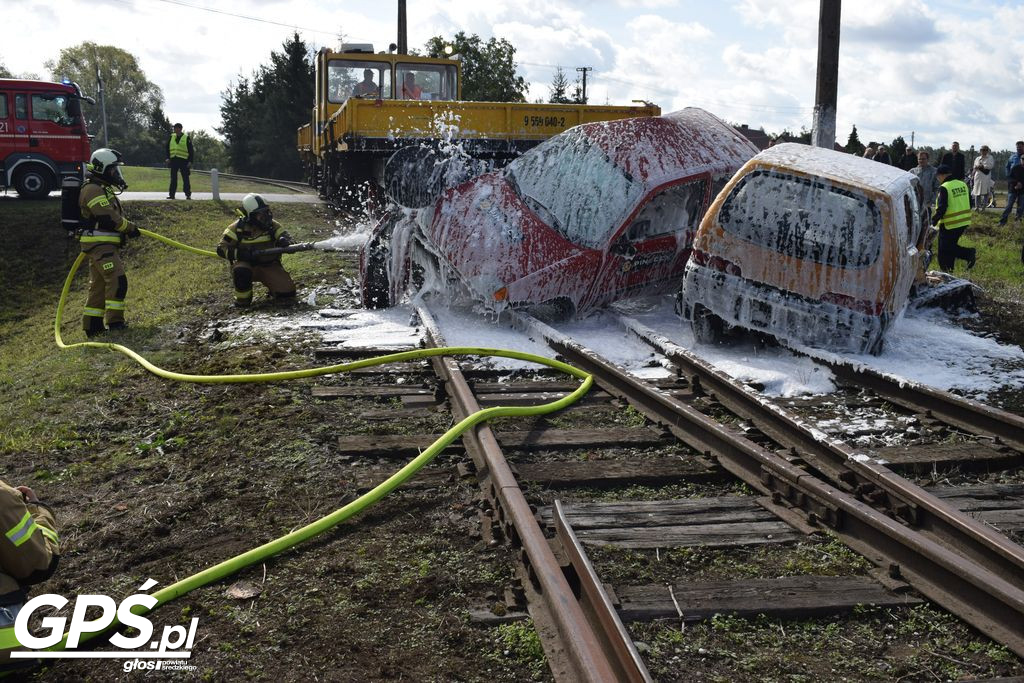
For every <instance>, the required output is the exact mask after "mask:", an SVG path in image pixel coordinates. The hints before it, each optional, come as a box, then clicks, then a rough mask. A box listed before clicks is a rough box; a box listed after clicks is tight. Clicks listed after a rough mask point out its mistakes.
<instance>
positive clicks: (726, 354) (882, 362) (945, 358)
mask: <svg viewBox="0 0 1024 683" xmlns="http://www.w3.org/2000/svg"><path fill="white" fill-rule="evenodd" d="M620 307H621V305H620ZM628 313H629V315H631V316H633V317H634V318H636V319H637V320H639V321H640V322H641V323H643V324H644V325H647V326H648V327H650V328H652V329H654V330H655V331H657V332H659V333H661V334H662V335H664V336H666V337H668V338H669V339H671V340H672V341H674V342H675V343H677V344H678V345H679V346H682V347H684V348H687V349H690V350H691V351H693V352H694V353H696V354H697V355H699V356H700V357H702V358H704V359H705V360H707V361H709V362H711V363H713V364H714V365H715V366H716V367H718V368H719V369H720V370H722V371H724V372H726V373H728V374H729V375H731V376H732V377H735V378H737V379H740V380H743V381H749V382H755V383H758V384H760V385H762V386H764V393H766V394H768V395H770V396H781V397H790V396H800V395H805V394H828V393H832V392H833V391H835V384H834V380H833V377H832V373H831V372H830V371H828V370H827V369H826V368H824V367H823V366H821V365H819V364H818V363H815V362H814V361H813V360H811V359H809V358H805V357H800V356H796V355H795V354H793V353H791V352H790V351H789V350H787V349H785V348H782V347H768V348H758V347H756V346H755V345H754V344H752V343H751V342H749V341H746V340H741V341H738V342H737V343H735V344H734V345H732V346H728V345H723V346H707V345H699V344H696V343H695V342H694V339H693V335H692V334H691V332H690V327H689V325H688V324H686V323H684V322H683V321H681V320H680V319H679V317H678V316H676V315H675V313H674V311H673V304H672V301H671V299H670V298H668V297H662V298H660V299H657V300H655V299H650V300H639V301H636V302H631V303H630V304H629V305H628ZM804 350H805V351H806V352H807V353H810V354H812V355H815V356H817V357H820V358H825V359H832V360H837V361H843V362H847V363H852V364H854V365H862V366H866V367H869V368H872V369H874V370H877V371H879V372H883V373H886V374H889V375H893V376H896V377H899V378H903V379H908V380H912V381H915V382H919V383H921V384H925V385H928V386H931V387H935V388H936V389H942V390H944V391H951V390H955V391H957V392H961V393H963V394H965V395H967V396H969V397H970V398H974V399H977V400H981V401H984V400H985V398H986V397H987V396H988V394H989V393H990V392H992V391H995V390H997V389H999V388H1003V387H1006V388H1010V389H1021V388H1024V350H1022V349H1021V348H1020V347H1019V346H1012V345H1007V344H1000V343H999V342H997V341H996V340H995V339H992V338H989V337H982V336H979V335H977V334H974V333H972V332H969V331H967V330H965V329H963V327H961V326H960V325H959V324H957V322H956V321H955V320H952V319H951V318H950V316H949V315H948V314H947V313H944V312H943V311H941V310H936V309H930V310H925V311H916V312H913V313H911V314H909V315H906V316H904V317H902V318H900V319H899V320H897V321H896V323H895V324H894V325H893V327H892V329H891V330H890V331H889V334H888V335H887V336H886V338H885V347H884V351H883V352H882V354H881V355H880V356H871V355H856V354H836V353H829V352H827V351H822V350H820V349H804Z"/></svg>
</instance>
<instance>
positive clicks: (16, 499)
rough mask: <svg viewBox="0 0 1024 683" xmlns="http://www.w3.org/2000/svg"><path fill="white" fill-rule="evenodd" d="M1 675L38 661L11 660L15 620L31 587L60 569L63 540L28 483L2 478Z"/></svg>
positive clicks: (0, 497) (51, 516) (0, 519)
mask: <svg viewBox="0 0 1024 683" xmlns="http://www.w3.org/2000/svg"><path fill="white" fill-rule="evenodd" d="M0 533H3V538H0V678H3V677H4V676H5V675H6V674H7V673H9V672H10V671H13V670H15V669H19V668H22V667H24V666H26V665H28V666H31V665H33V664H34V663H35V662H34V661H33V660H25V659H11V657H10V651H11V650H14V649H17V648H18V647H19V645H18V641H17V639H16V638H15V637H14V620H15V619H16V618H17V616H18V612H19V611H21V608H22V606H23V605H24V604H25V600H26V598H27V597H28V587H29V586H31V585H32V584H36V583H40V582H42V581H45V580H46V579H48V578H50V576H51V575H52V574H53V572H54V570H56V569H57V562H58V561H59V559H60V555H59V546H58V542H59V539H58V538H57V525H56V523H55V522H54V519H53V513H51V512H50V510H49V508H48V507H47V506H46V505H45V504H44V503H42V502H41V501H40V500H39V498H38V497H37V496H36V494H35V492H34V491H33V490H32V489H30V488H29V487H27V486H19V487H17V488H14V487H11V486H8V485H7V484H5V483H4V482H2V481H0Z"/></svg>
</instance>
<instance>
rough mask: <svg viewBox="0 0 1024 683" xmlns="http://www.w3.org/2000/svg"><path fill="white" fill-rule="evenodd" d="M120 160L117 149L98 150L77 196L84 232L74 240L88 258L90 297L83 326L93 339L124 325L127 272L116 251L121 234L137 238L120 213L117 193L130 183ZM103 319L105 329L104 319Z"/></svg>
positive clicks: (136, 230) (119, 243) (132, 227)
mask: <svg viewBox="0 0 1024 683" xmlns="http://www.w3.org/2000/svg"><path fill="white" fill-rule="evenodd" d="M123 163H124V160H123V157H122V156H121V153H120V152H118V151H117V150H116V149H107V148H105V147H104V148H103V149H98V150H96V151H95V152H93V153H92V158H90V160H89V164H88V166H86V168H87V169H88V170H89V180H88V182H86V183H85V185H83V186H82V191H81V193H79V195H78V208H79V210H80V211H81V213H82V232H81V235H80V236H79V238H78V242H79V244H80V245H81V247H82V253H84V254H85V255H86V257H88V259H89V275H90V279H89V296H88V298H87V299H86V301H85V311H84V313H83V315H82V328H83V329H84V330H85V334H86V336H89V337H93V336H95V335H97V334H100V333H102V332H104V331H106V330H107V329H110V330H120V329H124V327H125V322H124V299H125V296H126V295H127V294H128V276H127V275H125V273H124V266H123V265H122V264H121V257H120V255H119V254H118V249H119V248H120V247H122V246H124V242H125V237H138V236H139V235H140V233H139V229H138V227H136V226H135V225H133V224H132V223H130V222H129V221H128V220H127V219H126V218H125V217H124V213H123V212H122V211H121V202H120V200H118V198H117V195H118V194H120V193H121V192H122V191H124V190H125V189H126V188H127V187H128V183H126V182H125V181H124V177H123V176H122V175H121V165H122V164H123ZM104 319H106V323H107V325H106V327H104V326H103V321H104Z"/></svg>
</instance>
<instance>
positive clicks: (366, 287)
mask: <svg viewBox="0 0 1024 683" xmlns="http://www.w3.org/2000/svg"><path fill="white" fill-rule="evenodd" d="M390 235H391V231H390V230H388V231H385V232H384V233H383V234H381V235H378V239H376V240H374V241H373V242H372V243H370V244H367V245H366V252H365V253H366V271H365V272H364V274H363V282H362V289H361V294H362V300H363V308H371V309H378V308H389V307H390V306H391V280H390V278H389V277H388V241H389V240H390Z"/></svg>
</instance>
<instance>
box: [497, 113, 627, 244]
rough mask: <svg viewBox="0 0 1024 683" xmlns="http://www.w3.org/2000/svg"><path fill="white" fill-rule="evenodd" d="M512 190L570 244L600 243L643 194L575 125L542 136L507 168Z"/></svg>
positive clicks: (602, 242)
mask: <svg viewBox="0 0 1024 683" xmlns="http://www.w3.org/2000/svg"><path fill="white" fill-rule="evenodd" d="M505 178H506V179H507V180H508V181H509V184H511V185H512V187H513V189H514V190H515V192H516V194H518V195H519V197H521V198H522V200H523V202H524V203H525V204H526V205H527V206H529V207H530V208H531V210H533V211H534V213H536V214H537V215H538V216H539V217H540V218H542V219H543V220H544V221H545V222H546V223H548V225H550V226H551V227H552V228H553V229H555V230H557V231H558V232H560V233H561V234H562V236H563V237H565V238H566V239H567V240H569V241H570V242H572V243H573V244H578V245H581V246H584V247H588V248H590V249H600V248H603V247H604V246H605V245H606V244H607V243H608V240H609V239H611V237H612V235H613V233H614V232H615V230H616V229H617V228H618V227H619V226H620V225H622V221H623V220H624V219H625V217H626V216H628V215H629V213H630V212H631V211H632V210H633V208H634V207H635V206H636V203H637V202H638V201H639V200H640V198H641V197H642V196H643V185H642V184H640V183H638V182H635V181H634V180H633V179H632V178H631V177H630V176H629V175H628V174H626V173H625V172H624V171H623V170H622V169H621V168H619V167H618V166H615V165H614V164H612V162H611V161H610V160H609V159H608V156H607V155H606V154H605V153H604V152H603V151H602V150H601V148H600V147H598V146H597V145H595V144H594V143H593V142H592V141H591V140H590V139H589V138H587V137H586V136H585V135H584V134H583V133H581V132H580V131H579V129H571V130H569V131H566V132H565V133H563V134H561V135H557V136H555V137H553V138H549V139H548V140H545V141H544V142H542V143H541V144H540V145H538V146H537V147H535V148H534V149H533V150H531V151H530V152H529V153H528V154H524V155H523V156H521V157H519V158H518V159H516V160H515V161H513V162H512V163H510V164H509V165H508V166H507V167H506V168H505Z"/></svg>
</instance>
